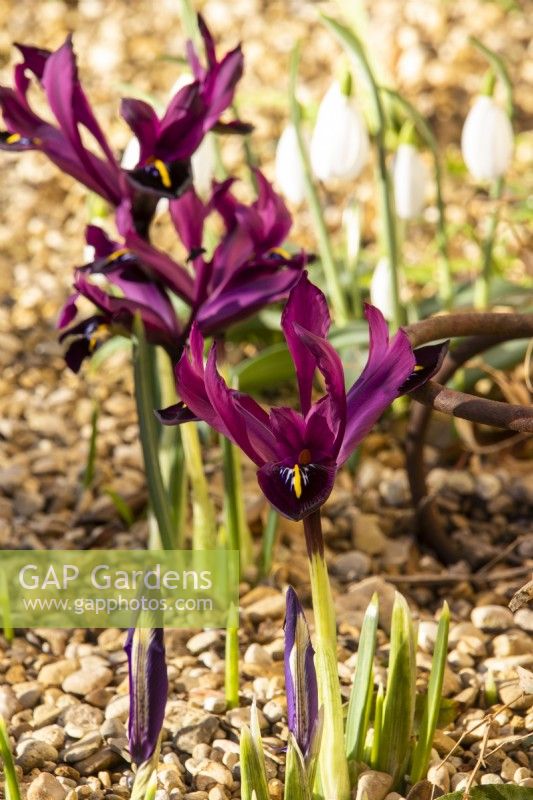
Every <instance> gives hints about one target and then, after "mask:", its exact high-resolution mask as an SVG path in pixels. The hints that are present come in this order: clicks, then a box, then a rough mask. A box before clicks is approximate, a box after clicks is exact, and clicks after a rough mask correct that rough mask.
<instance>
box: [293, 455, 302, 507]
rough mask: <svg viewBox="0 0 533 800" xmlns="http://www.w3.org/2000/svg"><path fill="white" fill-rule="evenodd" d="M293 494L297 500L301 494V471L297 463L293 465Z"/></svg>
mask: <svg viewBox="0 0 533 800" xmlns="http://www.w3.org/2000/svg"><path fill="white" fill-rule="evenodd" d="M294 494H295V495H296V497H297V498H298V500H299V499H300V497H301V496H302V473H301V472H300V467H299V466H298V464H295V465H294Z"/></svg>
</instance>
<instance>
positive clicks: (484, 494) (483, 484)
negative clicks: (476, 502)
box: [475, 472, 502, 500]
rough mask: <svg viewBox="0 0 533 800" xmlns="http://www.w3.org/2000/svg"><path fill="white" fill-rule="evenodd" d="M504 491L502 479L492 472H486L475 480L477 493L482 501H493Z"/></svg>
mask: <svg viewBox="0 0 533 800" xmlns="http://www.w3.org/2000/svg"><path fill="white" fill-rule="evenodd" d="M501 490H502V484H501V481H500V479H499V478H498V477H497V476H496V475H491V473H490V472H484V473H483V474H481V475H478V476H477V477H476V479H475V493H476V494H477V496H478V497H481V498H482V500H493V499H494V498H495V497H497V496H498V495H499V494H500V492H501Z"/></svg>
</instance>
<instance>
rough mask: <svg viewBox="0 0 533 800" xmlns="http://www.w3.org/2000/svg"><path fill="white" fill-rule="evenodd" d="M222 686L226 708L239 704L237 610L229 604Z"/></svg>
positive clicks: (235, 706)
mask: <svg viewBox="0 0 533 800" xmlns="http://www.w3.org/2000/svg"><path fill="white" fill-rule="evenodd" d="M225 662H226V663H225V678H224V688H225V692H226V703H227V705H228V708H237V706H238V705H239V610H238V608H235V606H231V608H230V610H229V612H228V624H227V628H226V652H225Z"/></svg>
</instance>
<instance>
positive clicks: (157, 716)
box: [124, 628, 168, 765]
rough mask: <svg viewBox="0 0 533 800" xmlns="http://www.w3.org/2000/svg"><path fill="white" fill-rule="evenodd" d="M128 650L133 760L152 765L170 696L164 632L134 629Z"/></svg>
mask: <svg viewBox="0 0 533 800" xmlns="http://www.w3.org/2000/svg"><path fill="white" fill-rule="evenodd" d="M124 649H125V650H126V653H127V656H128V673H129V692H130V715H129V721H128V739H129V745H130V754H131V759H132V761H133V763H134V764H137V765H140V764H143V763H144V762H145V761H149V760H150V758H151V757H152V755H153V754H154V751H155V749H156V747H157V744H158V741H159V735H160V733H161V728H162V727H163V720H164V718H165V707H166V703H167V695H168V677H167V668H166V663H165V645H164V641H163V630H162V628H130V630H129V631H128V637H127V640H126V644H125V647H124Z"/></svg>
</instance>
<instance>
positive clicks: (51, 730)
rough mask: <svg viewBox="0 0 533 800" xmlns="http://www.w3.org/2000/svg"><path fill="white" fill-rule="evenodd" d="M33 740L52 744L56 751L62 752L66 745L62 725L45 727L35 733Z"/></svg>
mask: <svg viewBox="0 0 533 800" xmlns="http://www.w3.org/2000/svg"><path fill="white" fill-rule="evenodd" d="M32 738H33V739H37V740H38V741H39V742H46V743H47V744H51V745H52V747H55V748H56V750H60V749H61V748H62V747H63V745H64V743H65V731H64V729H63V728H62V727H61V726H60V725H45V726H44V727H43V728H38V729H37V730H36V731H33V733H32Z"/></svg>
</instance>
